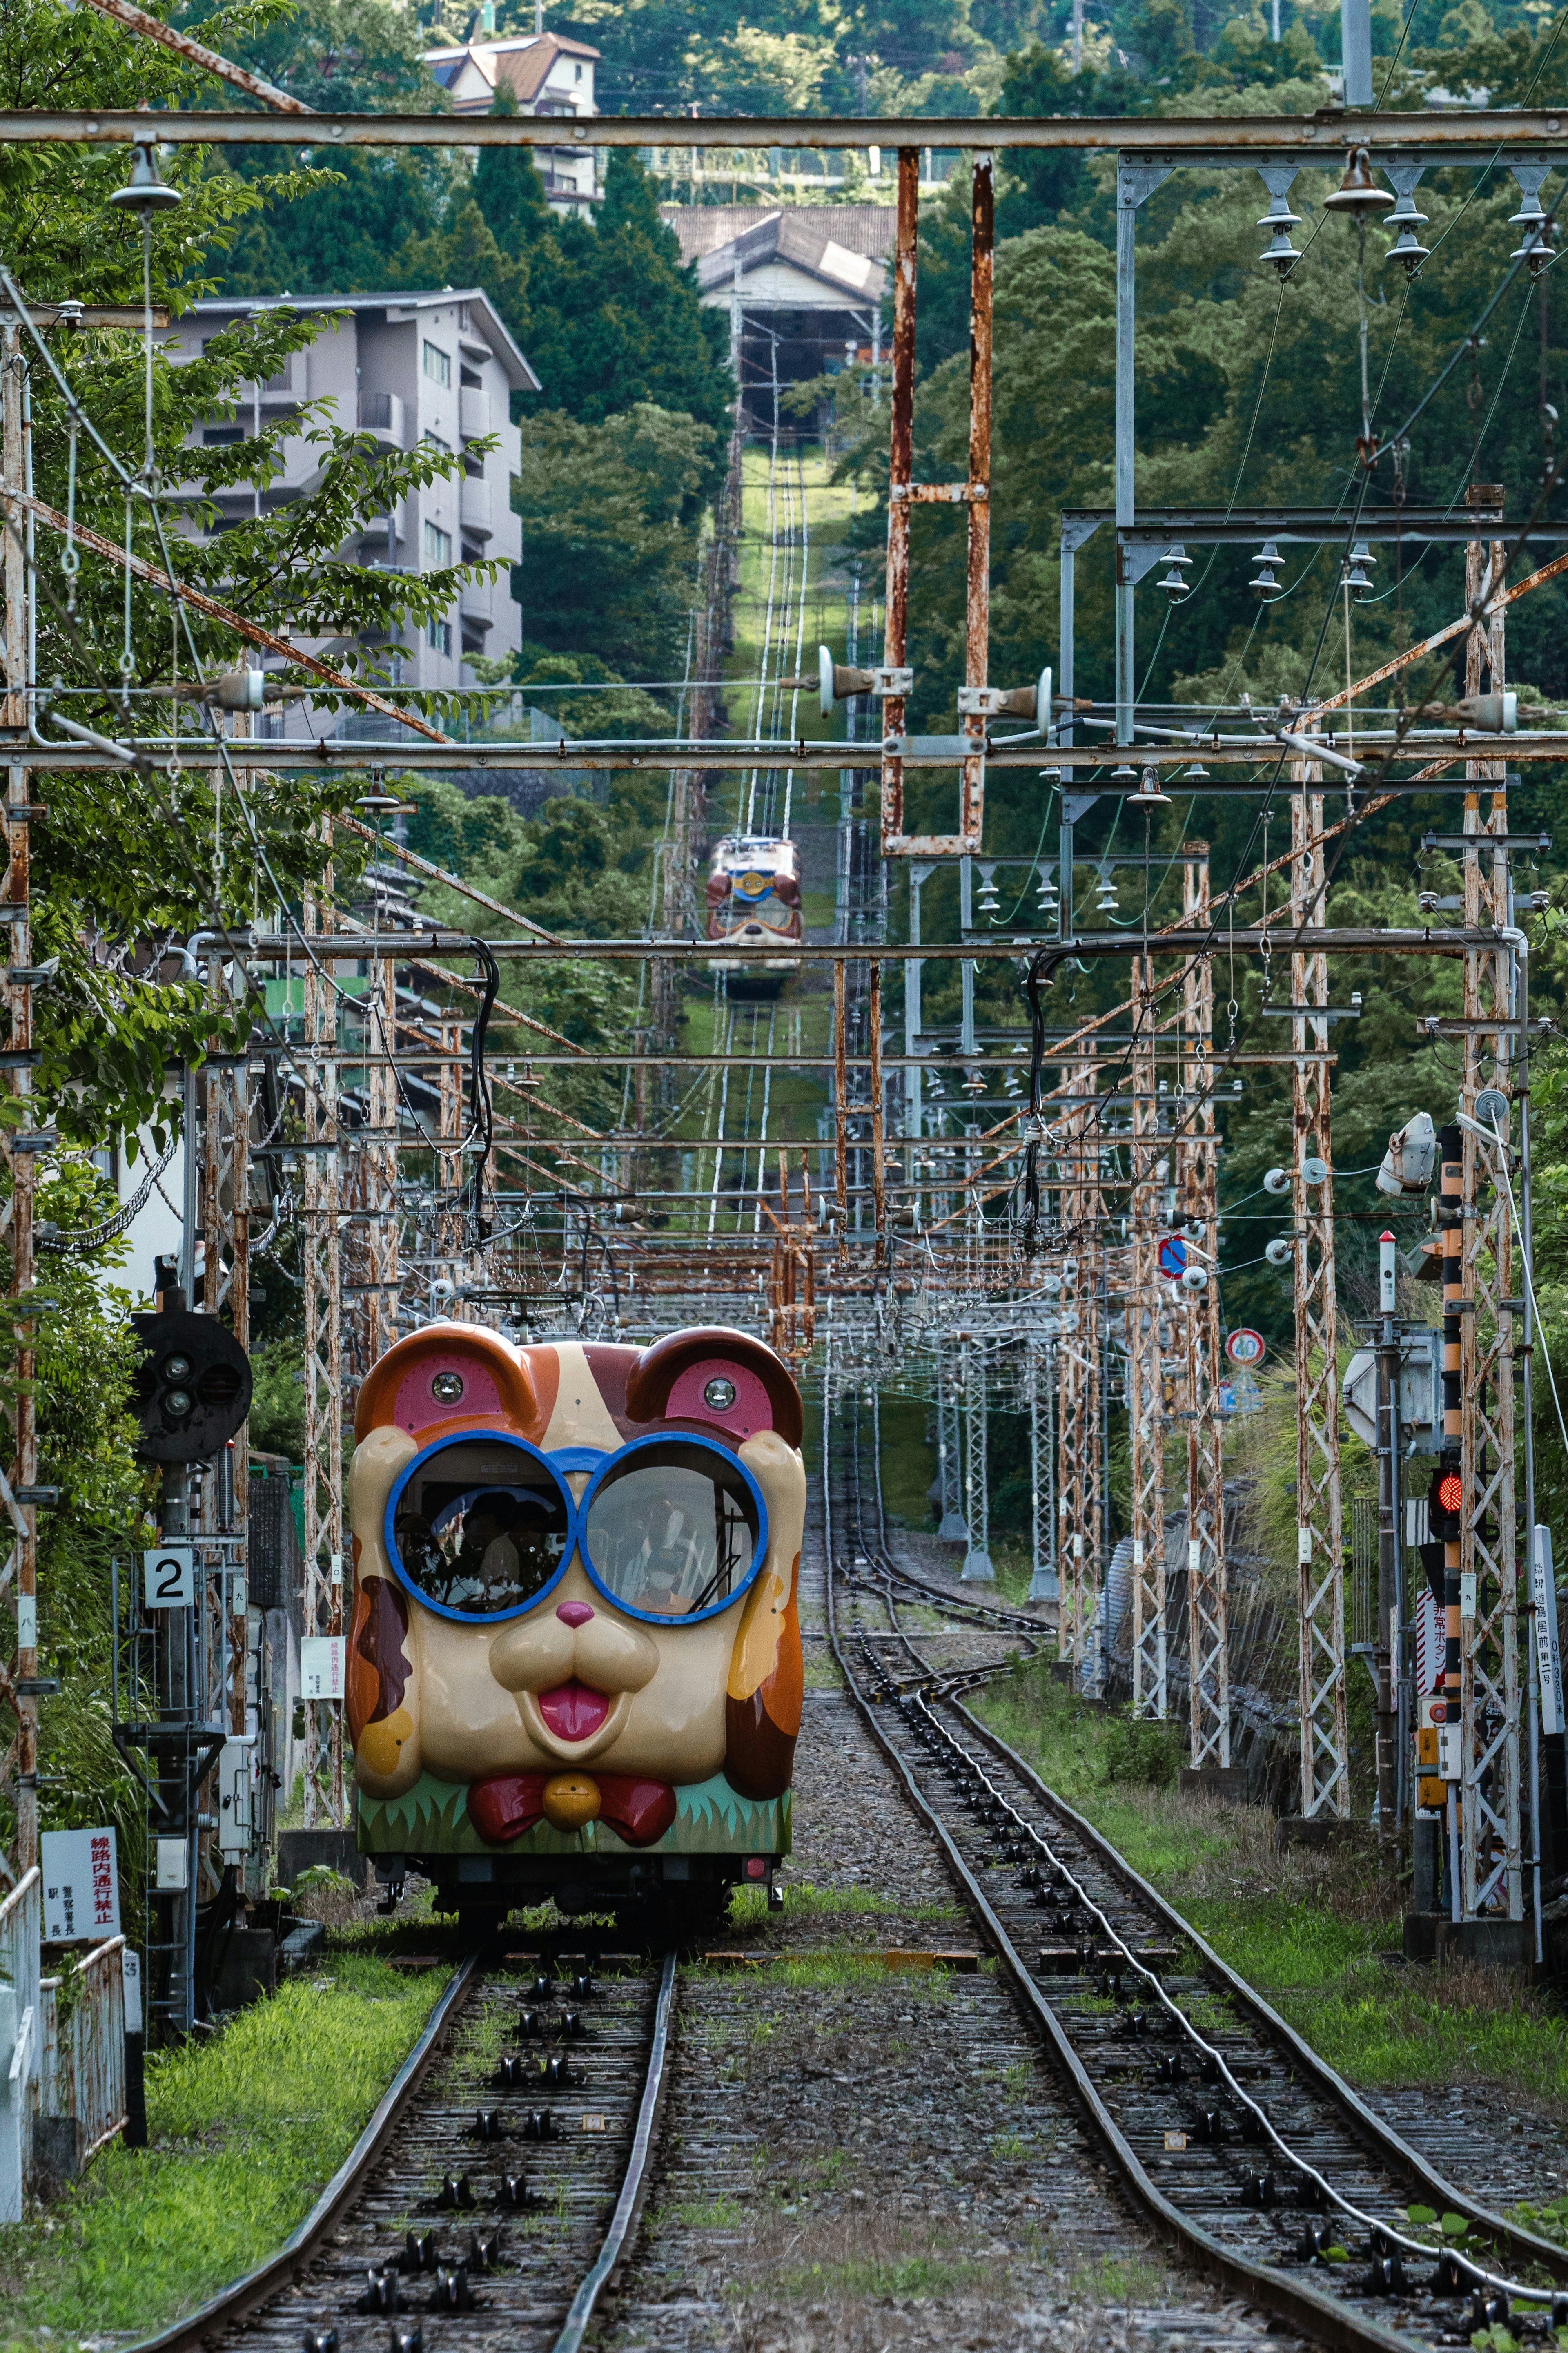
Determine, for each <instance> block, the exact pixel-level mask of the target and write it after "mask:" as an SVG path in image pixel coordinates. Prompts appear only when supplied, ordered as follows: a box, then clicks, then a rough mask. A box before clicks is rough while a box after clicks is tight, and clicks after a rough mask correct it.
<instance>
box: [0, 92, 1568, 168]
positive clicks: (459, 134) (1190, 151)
mask: <svg viewBox="0 0 1568 2353" xmlns="http://www.w3.org/2000/svg"><path fill="white" fill-rule="evenodd" d="M0 140H4V141H6V142H12V143H15V144H16V145H26V146H37V145H41V144H57V143H58V142H62V141H63V142H76V143H81V142H86V143H88V144H93V145H105V146H136V145H142V146H144V145H146V143H147V142H149V141H150V140H156V141H157V142H159V144H160V145H177V146H217V147H242V146H248V147H299V146H301V145H306V146H311V147H322V148H328V149H330V148H331V147H335V146H339V145H342V146H344V147H561V146H567V145H569V146H573V147H686V148H691V147H704V148H714V147H718V148H730V149H742V150H743V149H748V148H763V147H803V148H845V147H880V148H884V149H885V148H898V147H908V148H916V149H919V148H921V147H940V148H942V150H943V151H944V153H945V152H948V151H952V150H959V151H961V152H963V153H974V154H981V155H984V154H988V153H993V152H994V151H997V150H1005V149H1007V148H1013V147H1025V148H1045V149H1078V150H1082V151H1085V152H1088V153H1096V152H1098V153H1121V154H1128V155H1133V154H1137V155H1147V156H1150V157H1158V158H1163V159H1168V160H1169V161H1170V162H1171V163H1172V164H1183V163H1185V164H1193V165H1202V164H1212V165H1215V166H1216V167H1218V166H1223V165H1224V164H1226V163H1229V162H1244V161H1250V160H1251V159H1252V158H1253V157H1254V156H1256V155H1262V156H1266V157H1267V158H1268V160H1269V161H1271V162H1276V161H1277V162H1285V161H1289V162H1292V163H1295V164H1297V165H1298V166H1299V167H1300V168H1308V167H1310V166H1311V165H1313V164H1317V165H1320V166H1321V167H1322V168H1323V169H1325V170H1334V171H1337V170H1339V169H1340V168H1341V163H1342V155H1343V153H1344V151H1345V150H1346V149H1353V148H1356V147H1365V148H1367V149H1368V150H1369V151H1370V153H1371V154H1372V155H1373V159H1374V161H1377V162H1383V161H1384V160H1388V161H1399V160H1402V159H1408V160H1410V161H1412V162H1414V161H1415V160H1416V159H1417V158H1419V157H1422V156H1426V155H1437V154H1439V153H1440V154H1441V155H1443V157H1444V158H1445V159H1446V160H1448V161H1453V162H1466V163H1477V164H1485V163H1490V162H1491V161H1492V160H1493V158H1494V156H1495V154H1496V152H1497V150H1498V149H1499V148H1501V149H1503V150H1504V151H1505V152H1508V153H1518V152H1519V151H1520V150H1521V149H1522V150H1525V151H1531V152H1537V153H1541V154H1542V155H1553V154H1557V153H1562V152H1563V150H1564V149H1565V148H1568V112H1565V111H1563V110H1561V109H1560V110H1559V111H1557V112H1555V113H1553V112H1551V111H1548V110H1547V109H1546V108H1544V107H1532V108H1522V107H1521V108H1520V109H1518V110H1514V109H1511V108H1510V109H1506V110H1505V109H1501V108H1491V109H1489V110H1487V111H1476V112H1474V113H1472V112H1471V111H1470V110H1469V108H1468V107H1466V108H1465V109H1463V110H1462V111H1456V112H1454V113H1452V114H1431V113H1426V112H1423V113H1420V114H1372V113H1361V112H1357V113H1349V114H1347V113H1345V112H1343V111H1342V110H1341V109H1339V108H1337V107H1321V108H1320V109H1319V110H1318V111H1317V112H1316V113H1315V114H1310V115H1290V114H1286V115H1275V114H1253V115H1194V116H1191V117H1189V118H1181V117H1165V116H1158V117H1156V116H1150V115H1100V116H1094V115H1044V116H1039V115H1028V116H1021V115H876V114H870V115H808V114H794V115H705V116H697V115H693V116H685V115H668V114H579V115H573V116H566V117H563V116H561V115H547V116H537V117H536V116H532V115H527V114H468V115H463V114H397V113H386V114H326V113H321V114H315V115H312V116H311V117H310V120H309V122H308V123H306V122H305V121H301V120H300V118H299V117H293V118H284V117H280V116H279V115H275V114H274V115H267V114H227V113H223V112H220V111H217V110H216V109H204V108H193V109H192V110H191V111H189V112H179V113H175V112H160V113H157V114H153V115H152V116H149V115H147V114H146V113H144V112H140V111H137V112H132V111H128V110H125V109H115V108H110V109H106V110H104V111H99V112H89V111H66V110H63V109H51V108H48V107H37V108H26V109H17V108H13V109H9V110H7V111H4V112H0Z"/></svg>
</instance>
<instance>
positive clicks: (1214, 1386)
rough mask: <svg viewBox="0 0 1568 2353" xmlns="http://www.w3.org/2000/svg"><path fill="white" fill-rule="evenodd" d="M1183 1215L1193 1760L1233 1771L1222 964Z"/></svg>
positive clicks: (1191, 908) (1202, 1054) (1195, 872)
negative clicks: (1195, 1275) (1191, 1276)
mask: <svg viewBox="0 0 1568 2353" xmlns="http://www.w3.org/2000/svg"><path fill="white" fill-rule="evenodd" d="M1187 849H1188V851H1189V853H1190V856H1189V858H1188V859H1187V860H1185V861H1184V864H1183V867H1182V913H1183V916H1184V920H1185V921H1186V922H1187V923H1189V924H1191V925H1192V926H1193V928H1194V930H1195V929H1198V928H1199V927H1201V926H1204V925H1206V924H1207V923H1208V921H1209V916H1210V906H1209V865H1208V844H1207V843H1206V842H1202V841H1193V842H1189V843H1188V844H1187ZM1182 1042H1183V1057H1182V1093H1183V1096H1184V1104H1183V1122H1182V1144H1181V1152H1180V1168H1181V1176H1182V1190H1181V1201H1182V1214H1183V1216H1184V1218H1185V1219H1186V1221H1187V1224H1188V1227H1189V1229H1191V1230H1192V1232H1193V1234H1194V1240H1195V1241H1196V1245H1197V1247H1198V1249H1200V1250H1202V1251H1203V1252H1204V1258H1203V1260H1202V1261H1200V1263H1202V1264H1203V1265H1204V1266H1205V1271H1207V1273H1208V1276H1209V1281H1208V1282H1207V1284H1206V1286H1205V1289H1203V1290H1202V1291H1199V1292H1194V1293H1188V1294H1187V1318H1186V1322H1187V1365H1188V1369H1189V1375H1190V1380H1189V1392H1188V1397H1187V1411H1188V1414H1189V1416H1190V1419H1189V1420H1188V1422H1187V1636H1188V1644H1189V1648H1190V1651H1191V1657H1192V1760H1193V1764H1194V1767H1198V1766H1204V1765H1228V1764H1229V1763H1230V1643H1229V1633H1228V1629H1227V1625H1226V1560H1225V1469H1224V1453H1223V1444H1222V1440H1223V1437H1224V1430H1225V1425H1224V1423H1223V1422H1222V1420H1221V1419H1220V1411H1219V1248H1218V1235H1219V1227H1218V1219H1219V1182H1218V1161H1217V1155H1216V1152H1215V1126H1214V1092H1213V1090H1214V1060H1213V1051H1214V964H1213V960H1212V958H1211V957H1209V956H1206V955H1200V956H1194V957H1193V958H1192V960H1191V962H1190V963H1189V965H1188V966H1187V969H1186V973H1185V975H1184V979H1183V983H1182Z"/></svg>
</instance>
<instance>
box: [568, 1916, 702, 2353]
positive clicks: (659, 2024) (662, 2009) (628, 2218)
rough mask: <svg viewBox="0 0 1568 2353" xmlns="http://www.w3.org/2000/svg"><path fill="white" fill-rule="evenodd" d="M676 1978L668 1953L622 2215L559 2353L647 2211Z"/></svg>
mask: <svg viewBox="0 0 1568 2353" xmlns="http://www.w3.org/2000/svg"><path fill="white" fill-rule="evenodd" d="M675 1972H676V1957H675V1955H674V1954H673V1953H667V1954H666V1955H665V1960H664V1972H663V1975H662V1976H661V1977H660V1978H659V1981H658V2002H657V2004H656V2006H655V2009H654V2018H653V2042H652V2045H651V2048H650V2050H649V2052H648V2062H647V2082H646V2083H645V2084H644V2085H643V2095H642V2104H641V2105H640V2107H639V2108H638V2110H637V2130H636V2132H635V2133H634V2134H633V2136H632V2147H631V2155H630V2156H629V2157H628V2158H627V2159H626V2179H625V2181H624V2182H623V2183H622V2185H621V2194H620V2196H619V2198H618V2199H617V2200H616V2211H615V2212H614V2213H613V2214H612V2215H611V2217H610V2227H609V2229H608V2230H607V2231H606V2232H605V2243H604V2245H603V2246H602V2247H601V2248H600V2250H599V2255H598V2260H597V2261H596V2263H595V2265H594V2268H593V2270H592V2271H591V2272H590V2273H589V2274H588V2275H587V2277H586V2279H585V2280H584V2282H583V2284H582V2286H581V2287H580V2288H579V2289H578V2291H577V2293H576V2295H574V2297H573V2299H572V2309H571V2310H570V2312H569V2313H568V2314H567V2316H566V2326H565V2327H564V2328H563V2330H562V2331H561V2334H560V2336H559V2337H557V2338H556V2340H555V2345H554V2348H553V2353H578V2348H579V2347H580V2346H581V2344H582V2342H583V2338H584V2335H585V2334H586V2332H587V2328H588V2324H589V2322H590V2321H591V2320H592V2319H593V2317H594V2307H595V2305H596V2304H597V2303H598V2300H599V2296H600V2293H601V2291H602V2290H603V2288H604V2287H605V2283H606V2282H607V2280H608V2279H609V2277H610V2274H611V2273H612V2272H613V2271H614V2270H615V2268H616V2264H617V2263H619V2262H620V2260H621V2257H622V2255H623V2254H624V2253H625V2252H626V2243H627V2241H628V2240H629V2239H630V2237H631V2234H632V2232H633V2231H634V2229H635V2228H636V2225H637V2216H638V2214H639V2213H640V2212H641V2211H642V2203H643V2200H644V2198H645V2196H646V2195H647V2174H648V2159H649V2158H650V2157H651V2156H652V2154H653V2145H654V2137H655V2135H656V2134H657V2132H658V2122H659V2117H660V2116H661V2115H662V2114H663V2111H664V2101H665V2094H666V2091H667V2090H668V2084H669V2072H668V2067H667V2066H666V2064H665V2062H666V2059H667V2058H668V2052H669V2026H670V2020H671V2018H672V2017H673V2015H674V2011H675Z"/></svg>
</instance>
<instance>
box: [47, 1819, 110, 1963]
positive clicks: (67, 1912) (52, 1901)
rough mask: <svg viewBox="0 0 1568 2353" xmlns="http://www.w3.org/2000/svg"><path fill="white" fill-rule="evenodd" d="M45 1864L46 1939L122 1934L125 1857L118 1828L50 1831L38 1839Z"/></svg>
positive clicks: (55, 1942) (59, 1942) (65, 1942)
mask: <svg viewBox="0 0 1568 2353" xmlns="http://www.w3.org/2000/svg"><path fill="white" fill-rule="evenodd" d="M38 1844H39V1848H40V1851H41V1853H40V1859H41V1861H42V1863H43V1869H44V1942H45V1943H46V1944H47V1945H68V1944H70V1943H72V1942H73V1941H74V1940H75V1939H76V1938H78V1937H91V1938H92V1939H94V1940H95V1941H96V1940H97V1939H99V1938H100V1937H103V1936H119V1934H120V1857H119V1853H118V1851H117V1849H116V1845H115V1839H114V1832H113V1830H112V1829H106V1830H100V1831H45V1832H44V1834H43V1836H42V1838H41V1839H40V1840H39V1841H38Z"/></svg>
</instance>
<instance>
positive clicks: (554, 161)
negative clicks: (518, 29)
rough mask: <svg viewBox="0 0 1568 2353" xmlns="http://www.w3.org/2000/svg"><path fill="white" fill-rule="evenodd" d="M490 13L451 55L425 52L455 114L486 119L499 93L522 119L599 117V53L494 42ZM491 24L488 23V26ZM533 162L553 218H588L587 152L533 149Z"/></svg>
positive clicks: (540, 39)
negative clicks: (534, 116) (596, 76)
mask: <svg viewBox="0 0 1568 2353" xmlns="http://www.w3.org/2000/svg"><path fill="white" fill-rule="evenodd" d="M494 17H495V12H494V9H493V8H489V9H481V10H480V12H479V23H480V30H479V32H478V33H477V35H476V36H475V37H473V38H472V39H470V40H468V41H465V42H463V43H461V44H460V45H459V46H458V47H454V48H446V49H429V50H427V51H426V57H425V62H426V65H427V66H428V67H429V69H430V70H431V72H432V73H433V74H434V75H435V77H436V79H437V81H438V82H439V83H440V85H441V87H442V89H443V90H447V91H449V92H450V94H451V100H452V111H453V113H454V114H489V112H490V111H491V109H492V108H493V107H494V105H495V102H496V92H497V90H499V89H503V88H504V89H505V90H508V91H510V95H511V100H512V102H513V104H514V106H515V107H516V109H517V111H518V113H519V114H546V115H555V114H558V115H563V116H571V115H574V114H597V112H598V111H599V108H598V102H597V100H595V95H594V69H595V66H596V65H597V64H598V62H599V55H600V53H599V51H598V50H597V49H591V48H590V47H588V45H587V43H586V42H585V41H569V40H567V39H566V38H565V37H564V36H563V34H560V33H543V32H540V33H518V34H507V35H505V36H502V37H497V35H496V33H495V31H494V29H493V26H494ZM487 19H488V23H487ZM533 160H534V162H535V163H536V164H537V165H538V166H539V175H540V177H541V179H542V181H543V182H544V193H545V195H546V196H547V197H548V199H549V202H550V209H551V211H552V212H555V213H572V212H585V211H589V210H591V208H592V206H593V204H594V200H595V197H596V196H597V195H598V193H599V182H598V175H597V172H596V169H595V154H594V151H593V149H592V148H590V147H573V146H569V145H563V146H560V147H536V148H535V149H534V150H533Z"/></svg>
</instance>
